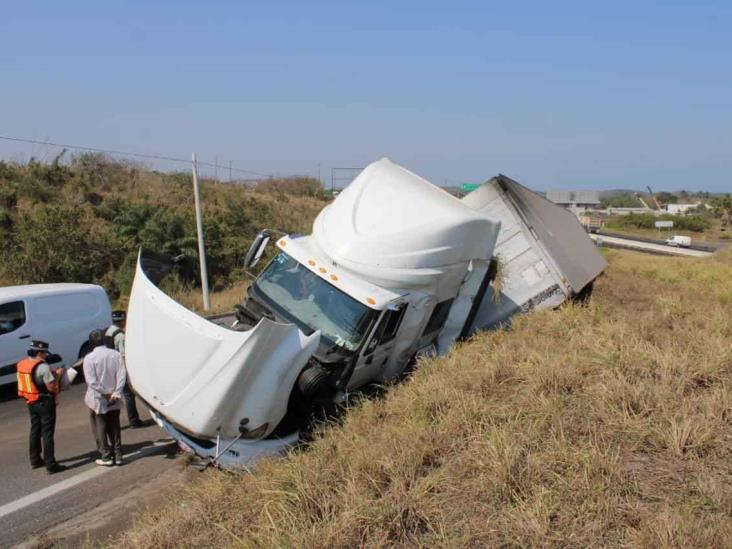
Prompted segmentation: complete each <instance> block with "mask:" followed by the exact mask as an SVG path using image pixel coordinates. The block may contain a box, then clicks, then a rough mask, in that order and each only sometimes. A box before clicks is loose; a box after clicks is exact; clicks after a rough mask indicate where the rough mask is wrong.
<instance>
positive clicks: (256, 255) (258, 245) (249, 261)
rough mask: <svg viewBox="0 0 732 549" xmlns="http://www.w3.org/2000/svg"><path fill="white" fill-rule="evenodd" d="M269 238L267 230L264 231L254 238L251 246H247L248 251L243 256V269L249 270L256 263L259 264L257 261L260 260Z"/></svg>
mask: <svg viewBox="0 0 732 549" xmlns="http://www.w3.org/2000/svg"><path fill="white" fill-rule="evenodd" d="M271 236H272V235H271V234H270V232H269V231H268V230H267V229H264V230H262V231H259V232H258V233H257V236H255V237H254V241H252V245H251V246H249V251H247V255H245V256H244V267H246V268H247V269H251V268H252V267H254V266H255V265H256V264H257V263H259V260H260V259H262V255H263V254H264V250H265V248H266V247H267V244H269V240H270V237H271Z"/></svg>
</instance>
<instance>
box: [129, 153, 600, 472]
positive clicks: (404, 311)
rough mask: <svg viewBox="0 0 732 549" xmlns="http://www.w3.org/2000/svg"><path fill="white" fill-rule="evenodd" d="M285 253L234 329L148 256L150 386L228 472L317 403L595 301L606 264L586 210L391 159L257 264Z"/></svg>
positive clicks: (145, 347)
mask: <svg viewBox="0 0 732 549" xmlns="http://www.w3.org/2000/svg"><path fill="white" fill-rule="evenodd" d="M271 242H274V245H275V251H276V254H275V256H274V259H272V261H270V262H269V264H268V265H267V267H266V268H265V269H264V270H263V271H262V272H261V274H260V275H259V276H258V277H257V278H256V279H255V280H254V282H253V283H252V284H251V286H250V288H249V290H248V293H247V296H246V298H245V299H244V300H243V301H242V303H241V304H239V305H238V306H237V307H236V311H235V312H234V313H233V315H232V316H231V317H230V322H226V321H223V322H222V321H221V320H219V321H212V320H209V319H205V318H203V317H201V316H199V315H197V314H195V313H194V312H192V311H190V310H188V309H186V308H185V307H183V306H182V305H180V304H178V303H176V302H175V301H174V300H173V299H171V298H170V297H169V296H167V295H166V294H165V293H164V292H162V291H161V290H160V288H159V287H158V283H159V280H160V278H161V277H162V276H163V275H164V273H165V271H166V270H168V269H169V268H170V264H169V263H166V260H165V258H162V257H161V256H158V255H156V254H151V253H141V254H140V257H139V260H138V265H137V271H136V274H135V280H134V283H133V288H132V293H131V296H130V305H129V311H128V324H127V327H128V332H127V351H126V352H127V369H128V375H129V377H130V379H131V381H132V384H133V386H134V387H135V390H136V391H137V393H138V394H139V396H140V397H141V398H142V399H143V400H145V402H146V403H147V404H148V406H149V407H150V408H151V411H152V413H153V417H154V418H155V419H156V420H157V421H158V423H159V424H160V425H161V426H162V427H164V428H165V429H166V430H167V431H168V432H169V433H170V434H171V435H172V436H173V437H174V438H175V439H176V440H178V442H179V443H180V444H181V446H182V447H183V448H185V449H187V450H189V451H192V452H194V453H196V454H198V455H199V456H201V457H203V458H205V459H208V460H210V461H212V462H215V463H217V464H219V465H222V466H224V467H237V466H242V465H245V464H246V463H248V462H249V461H250V460H251V459H254V458H256V457H257V456H259V455H262V454H267V453H271V452H276V451H278V449H279V448H281V447H282V445H287V444H290V443H291V442H292V440H293V437H294V438H295V439H296V437H297V434H296V433H293V432H288V430H287V428H286V426H287V425H290V424H291V422H290V420H291V419H292V417H293V416H294V415H298V414H305V413H307V410H309V409H310V408H311V406H312V405H313V404H316V405H325V404H327V403H336V404H337V403H342V402H345V401H346V399H347V398H348V393H349V392H350V391H354V390H356V389H359V388H360V387H363V386H365V385H367V384H370V383H383V382H386V381H389V380H392V379H396V378H398V377H399V376H401V375H402V373H403V372H404V370H405V368H407V366H408V365H409V364H410V363H412V362H413V361H414V360H415V358H416V357H419V356H421V355H434V354H444V353H446V352H447V351H448V350H449V349H450V347H451V346H452V345H453V343H454V342H455V341H456V340H458V339H460V338H464V337H467V336H468V335H470V334H472V333H474V332H476V331H477V330H482V329H488V328H491V327H493V326H496V325H499V324H502V323H505V322H507V321H508V320H509V319H510V317H511V316H512V315H513V314H515V313H516V312H519V311H527V310H530V309H532V308H545V307H555V306H557V305H559V304H560V303H561V302H562V301H564V300H565V299H567V298H569V297H573V296H577V295H581V294H582V293H583V292H586V291H587V289H588V288H589V287H591V284H592V281H593V280H594V279H595V278H596V277H597V276H598V275H599V274H600V273H601V272H602V270H603V269H604V268H605V265H606V263H605V261H604V259H603V258H602V256H601V255H600V254H599V253H598V251H597V250H596V248H595V247H594V245H593V244H592V243H591V241H590V240H589V239H588V237H587V235H586V233H585V231H584V229H583V228H582V227H581V225H580V224H579V222H578V221H577V219H576V218H575V217H574V216H573V215H572V214H571V213H570V212H567V211H566V210H564V209H562V208H560V207H558V206H556V205H554V204H552V203H551V202H548V201H546V200H545V199H543V198H542V197H540V196H539V195H537V194H536V193H533V192H532V191H530V190H528V189H527V188H525V187H523V186H521V185H520V184H518V183H517V182H515V181H513V180H511V179H510V178H507V177H505V176H502V175H499V176H497V177H495V178H493V179H491V180H490V181H488V182H487V183H486V184H484V185H482V186H481V187H480V188H479V189H477V190H476V191H474V192H473V193H471V194H470V195H468V196H466V197H464V198H463V199H462V200H459V199H457V198H455V197H453V196H451V195H450V194H448V193H447V192H445V191H444V190H442V189H440V188H439V187H436V186H435V185H433V184H431V183H430V182H428V181H427V180H425V179H423V178H421V177H419V176H418V175H416V174H414V173H412V172H410V171H408V170H406V169H405V168H403V167H401V166H398V165H396V164H394V163H392V162H391V161H390V160H388V159H386V158H385V159H382V160H379V161H377V162H374V163H372V164H371V165H369V166H368V167H367V168H365V169H364V170H363V171H362V172H361V174H360V175H359V176H358V177H357V178H356V179H355V180H354V181H353V182H352V183H351V184H350V185H349V186H348V187H347V188H346V189H344V190H343V191H342V192H341V193H340V194H339V195H338V196H337V197H336V198H335V199H334V200H333V202H332V203H331V204H329V205H328V206H326V207H325V208H324V209H323V210H322V211H321V212H320V214H319V215H318V216H317V218H316V220H315V221H314V223H313V230H312V233H311V234H310V235H304V236H300V235H286V234H279V233H277V232H276V231H272V230H263V231H262V232H260V234H259V235H257V238H256V239H255V241H254V242H253V243H252V246H251V248H250V250H249V253H248V254H247V258H246V260H245V263H247V265H246V266H247V267H249V268H251V267H253V266H254V265H255V264H256V263H257V262H258V261H259V260H260V258H261V257H263V252H264V249H265V248H266V247H267V245H268V244H270V243H271ZM496 276H499V277H500V281H499V280H497V279H496ZM498 282H500V286H499V285H498ZM499 290H500V291H499Z"/></svg>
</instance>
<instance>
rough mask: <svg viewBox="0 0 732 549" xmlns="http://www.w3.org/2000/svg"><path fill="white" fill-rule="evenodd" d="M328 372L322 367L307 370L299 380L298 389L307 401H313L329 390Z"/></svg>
mask: <svg viewBox="0 0 732 549" xmlns="http://www.w3.org/2000/svg"><path fill="white" fill-rule="evenodd" d="M329 377H330V376H329V375H328V372H326V371H325V370H324V369H323V368H322V367H321V366H320V365H318V364H314V365H313V366H310V367H309V368H305V369H304V370H303V371H302V372H300V375H299V376H298V378H297V389H298V391H300V394H301V395H302V396H304V397H305V398H306V399H311V398H313V397H315V396H316V395H318V394H319V393H322V392H323V391H324V390H325V389H327V388H328V379H329Z"/></svg>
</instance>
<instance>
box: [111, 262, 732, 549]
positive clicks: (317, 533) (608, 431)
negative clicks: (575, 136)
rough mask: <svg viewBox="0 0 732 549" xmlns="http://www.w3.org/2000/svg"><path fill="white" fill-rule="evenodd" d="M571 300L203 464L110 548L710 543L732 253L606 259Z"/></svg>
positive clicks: (723, 494)
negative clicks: (374, 395) (327, 422)
mask: <svg viewBox="0 0 732 549" xmlns="http://www.w3.org/2000/svg"><path fill="white" fill-rule="evenodd" d="M608 258H609V261H610V267H609V269H608V271H607V273H606V275H604V276H603V277H602V278H601V279H600V280H599V281H598V283H597V285H596V291H595V294H594V296H593V297H592V299H591V302H590V303H589V305H588V306H586V307H583V306H575V305H569V306H565V307H563V308H561V309H560V310H557V311H546V312H538V313H532V314H529V315H526V316H524V317H521V318H517V319H516V321H515V323H514V324H513V327H512V328H511V329H510V330H505V331H496V332H492V333H486V334H483V335H480V336H478V337H475V338H474V339H473V340H472V341H469V342H467V343H465V344H463V345H461V346H459V347H458V348H457V349H455V350H454V352H453V353H452V354H451V355H449V356H447V357H443V358H439V359H435V360H431V361H429V362H427V363H425V364H423V365H422V367H421V368H420V369H418V370H417V371H416V372H415V373H414V374H413V375H412V376H411V378H410V379H409V380H408V381H406V382H404V383H401V384H398V385H396V386H394V387H392V388H391V389H390V390H389V391H388V393H387V394H386V396H385V397H384V398H383V399H378V400H374V401H366V402H363V403H362V404H360V405H357V406H355V407H354V408H353V409H351V410H350V411H349V412H348V414H347V415H346V417H345V419H344V421H343V424H342V425H340V426H332V427H329V428H325V429H324V430H323V432H322V433H320V434H319V435H318V436H316V438H315V440H314V441H313V442H312V443H311V444H309V445H308V446H307V447H306V448H304V449H302V450H300V451H294V452H292V453H291V454H290V455H289V456H288V457H286V458H283V459H276V460H270V461H265V462H262V463H261V464H260V465H259V466H258V467H257V468H256V471H255V474H253V475H243V476H233V475H231V474H227V473H222V472H219V471H208V472H206V473H204V474H203V475H202V477H201V479H200V481H197V482H195V483H194V484H193V485H191V486H190V487H188V488H187V489H185V490H184V491H182V492H181V493H180V494H178V496H177V497H176V498H175V500H174V501H171V502H170V503H169V504H167V505H165V506H163V507H160V508H157V509H153V510H149V511H147V512H145V513H144V514H143V515H141V516H140V517H139V518H138V519H137V520H136V523H135V526H134V528H132V529H131V530H130V531H129V532H127V533H126V534H125V535H124V536H123V539H122V540H121V541H122V545H123V546H135V547H172V546H181V545H186V546H216V547H223V546H267V547H268V546H305V547H332V546H341V547H345V546H353V545H368V546H380V545H384V544H398V545H402V544H404V545H426V546H431V545H438V546H459V545H463V546H464V545H468V546H471V545H472V546H474V545H494V546H497V545H523V546H545V545H552V546H574V547H588V546H598V545H602V546H607V545H611V546H618V545H635V546H653V547H664V546H665V547H669V546H674V547H690V546H697V547H699V546H705V547H722V546H729V545H730V543H731V542H730V540H732V520H731V517H732V394H731V393H730V386H731V384H732V315H730V310H731V308H732V253H730V252H725V253H722V254H720V255H718V256H715V257H712V258H709V259H704V260H694V259H682V258H662V257H653V256H647V255H636V254H633V253H631V252H622V251H611V252H610V253H608Z"/></svg>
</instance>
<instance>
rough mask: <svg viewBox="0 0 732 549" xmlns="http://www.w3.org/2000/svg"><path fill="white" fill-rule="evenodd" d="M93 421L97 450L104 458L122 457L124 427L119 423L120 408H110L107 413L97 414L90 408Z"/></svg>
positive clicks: (91, 421) (90, 418) (91, 420)
mask: <svg viewBox="0 0 732 549" xmlns="http://www.w3.org/2000/svg"><path fill="white" fill-rule="evenodd" d="M89 420H90V423H91V428H92V433H93V434H94V440H95V441H96V443H97V450H98V451H99V453H100V454H101V456H102V459H111V458H115V459H118V460H121V459H122V429H121V428H120V425H119V410H110V411H109V412H107V413H106V414H96V413H94V410H90V414H89Z"/></svg>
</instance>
